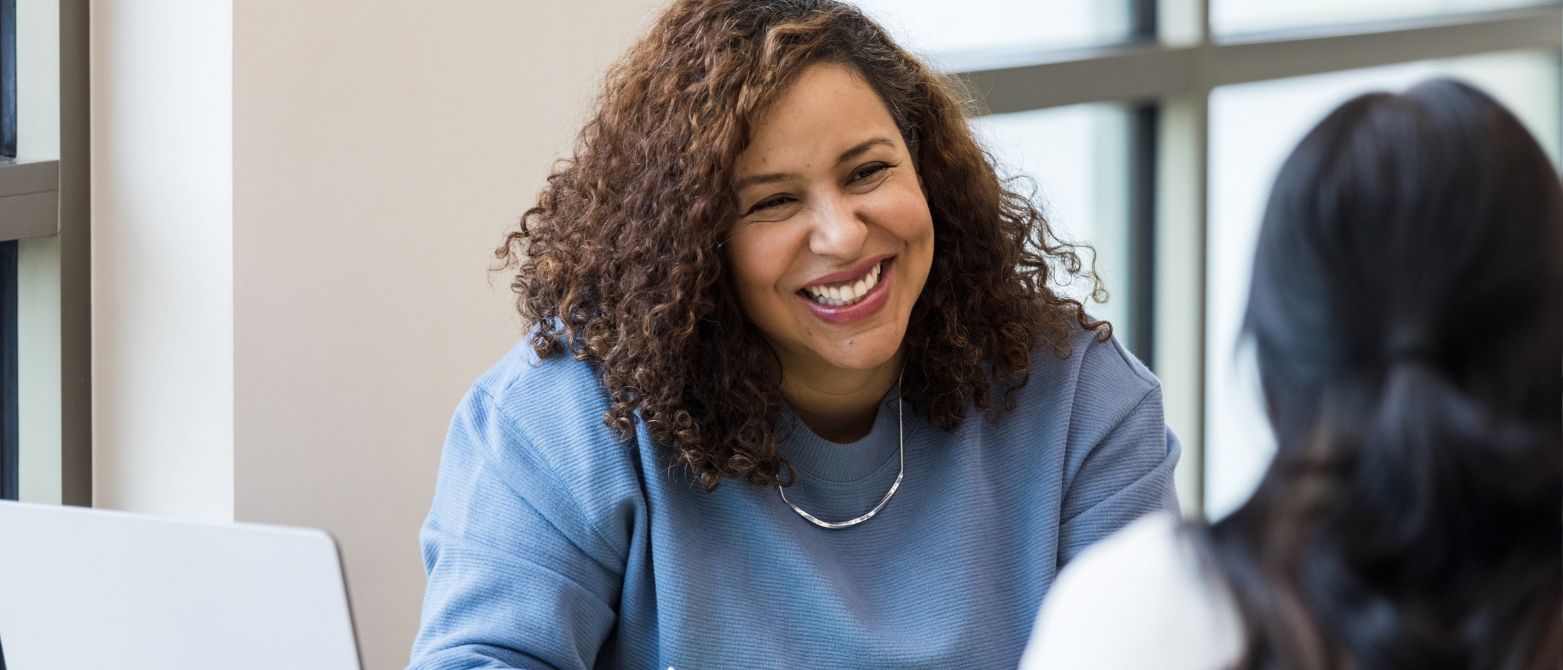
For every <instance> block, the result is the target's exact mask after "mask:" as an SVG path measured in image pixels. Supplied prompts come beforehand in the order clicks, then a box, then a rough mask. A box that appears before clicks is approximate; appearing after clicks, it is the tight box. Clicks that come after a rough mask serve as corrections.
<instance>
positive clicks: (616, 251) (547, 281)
mask: <svg viewBox="0 0 1563 670" xmlns="http://www.w3.org/2000/svg"><path fill="white" fill-rule="evenodd" d="M821 63H834V64H840V65H844V66H847V67H850V68H852V69H854V70H855V71H856V72H858V73H859V74H860V75H861V76H863V77H864V79H865V80H866V81H867V82H868V83H869V84H870V85H871V86H872V87H873V89H874V90H875V91H876V92H878V94H879V96H880V97H881V98H882V99H883V101H884V103H885V105H886V107H887V108H888V109H889V111H890V115H891V117H892V118H893V119H894V120H895V123H896V125H897V127H898V128H899V129H900V131H901V133H902V135H903V136H904V138H905V140H906V144H907V147H908V149H909V150H910V151H911V154H912V157H913V160H914V162H915V164H916V167H917V170H918V173H919V174H920V176H921V177H922V181H923V183H924V184H925V186H926V190H927V196H928V205H929V209H930V211H931V212H932V215H933V223H934V255H933V267H932V268H931V270H930V273H929V277H928V281H927V284H926V287H925V288H924V290H923V292H922V295H921V296H919V298H918V300H917V303H916V305H915V306H914V308H913V310H912V315H911V320H910V323H909V324H908V328H907V331H906V339H905V343H904V347H905V352H906V357H905V358H906V361H907V364H906V367H905V371H904V375H905V376H904V381H903V387H904V389H905V393H906V399H907V402H908V404H910V405H911V406H912V408H913V410H914V411H915V412H917V413H918V414H919V415H921V416H923V417H924V418H925V419H926V420H927V421H928V422H929V423H931V424H933V425H934V426H937V427H939V428H941V429H944V430H954V429H955V428H956V427H958V426H959V425H960V424H961V422H962V421H963V420H964V419H965V418H966V415H967V413H968V410H969V408H974V409H975V410H976V411H978V412H981V413H983V414H985V415H986V416H988V417H989V418H996V417H997V416H998V415H999V413H1000V410H1001V409H1013V407H1014V392H1015V390H1016V389H1018V388H1020V387H1021V386H1023V385H1024V384H1025V383H1026V381H1027V380H1028V379H1029V377H1030V372H1031V358H1030V357H1031V352H1032V351H1033V350H1036V349H1039V348H1042V347H1047V348H1050V349H1051V350H1052V352H1053V354H1054V355H1055V356H1058V357H1060V358H1067V357H1068V356H1070V353H1071V352H1070V347H1069V338H1070V335H1071V333H1072V332H1074V331H1075V329H1076V328H1085V329H1087V330H1091V331H1094V332H1095V333H1096V336H1097V337H1098V338H1099V339H1101V340H1103V341H1105V340H1106V339H1107V338H1108V337H1109V336H1110V334H1111V326H1110V325H1108V324H1107V323H1106V322H1101V321H1094V320H1091V319H1090V318H1089V317H1088V316H1087V315H1086V313H1085V311H1084V309H1083V307H1082V305H1081V304H1080V303H1079V302H1078V301H1076V300H1072V299H1069V298H1067V297H1064V296H1060V295H1058V294H1056V293H1054V292H1053V291H1052V290H1050V289H1049V287H1048V282H1049V279H1050V278H1051V277H1052V276H1053V275H1054V274H1055V273H1056V272H1064V273H1068V274H1069V275H1072V276H1078V277H1083V278H1085V279H1087V280H1088V281H1089V282H1091V283H1090V286H1092V287H1093V290H1094V292H1095V293H1096V294H1098V295H1100V294H1101V287H1100V284H1099V283H1097V281H1096V278H1095V276H1094V273H1092V272H1091V271H1090V270H1089V269H1088V268H1086V267H1084V264H1083V263H1082V261H1081V258H1080V255H1079V254H1077V253H1076V248H1075V247H1074V246H1072V245H1070V244H1067V243H1064V242H1062V241H1060V240H1059V239H1058V238H1057V237H1055V236H1054V235H1053V234H1052V232H1051V231H1050V230H1049V227H1048V224H1047V221H1046V220H1045V219H1044V218H1043V216H1042V214H1041V212H1039V211H1038V210H1037V209H1036V207H1035V206H1033V205H1032V203H1031V200H1030V199H1029V198H1028V197H1026V195H1023V194H1021V193H1018V192H1017V191H1015V190H1012V188H1011V187H1012V186H1013V185H1014V183H1013V182H1012V181H1007V180H1003V179H1001V178H1000V177H999V176H998V174H997V173H996V171H995V170H994V168H993V162H992V160H991V159H990V157H989V156H988V155H987V154H986V153H985V152H984V151H983V149H982V148H981V147H980V146H979V145H978V143H977V142H976V141H975V140H974V138H973V136H972V134H971V130H970V129H969V128H968V126H967V123H966V120H965V114H964V112H965V111H967V110H965V109H964V107H963V104H962V102H961V101H962V100H963V99H966V98H964V97H963V96H960V95H958V88H957V87H956V85H955V84H953V83H952V82H950V81H948V80H946V79H944V78H943V77H941V76H940V75H938V74H936V73H934V72H933V71H932V70H930V69H929V68H927V67H926V66H924V65H923V64H922V63H920V62H919V61H918V60H917V59H916V58H914V57H912V56H911V55H909V54H908V53H907V52H906V51H904V50H902V49H901V48H900V47H898V46H896V44H895V43H894V42H893V41H891V39H890V37H889V36H888V35H887V34H886V33H885V31H884V30H883V29H882V28H880V27H879V26H878V25H876V24H875V23H874V22H873V21H871V20H869V19H868V18H866V17H865V16H863V14H862V13H860V12H859V11H858V10H857V9H855V8H853V7H851V6H849V5H846V4H843V3H840V2H836V1H834V0H677V1H676V2H674V3H673V5H672V6H671V7H670V8H668V9H667V11H666V12H665V13H664V14H663V15H662V16H661V17H660V19H659V20H658V21H657V22H656V23H655V25H654V26H653V27H652V28H651V30H650V32H649V33H648V34H647V35H645V36H644V37H643V38H642V39H641V40H640V41H639V42H637V43H636V44H635V45H634V46H633V47H631V48H630V50H629V51H628V52H627V53H626V54H625V55H624V56H623V58H622V59H621V60H620V61H619V62H618V64H617V65H615V66H614V67H613V68H612V69H611V70H610V71H609V73H608V76H607V80H606V83H605V86H604V89H603V92H602V94H601V96H600V98H599V100H598V103H597V109H596V113H595V115H594V116H593V118H591V120H590V121H588V122H587V124H586V126H585V127H584V128H583V129H582V130H581V133H580V136H579V138H578V140H577V143H576V147H575V155H574V157H573V158H570V159H568V160H565V161H562V162H561V163H560V164H559V165H558V166H557V167H556V168H555V170H554V171H553V173H552V174H551V175H550V176H549V178H548V184H547V186H546V187H545V188H544V189H543V191H542V193H541V194H540V195H539V196H538V202H537V205H536V206H535V207H533V208H531V209H530V210H528V211H527V212H526V214H525V215H524V216H523V217H522V219H521V225H520V229H519V230H517V231H514V232H511V233H510V234H508V235H507V236H506V238H505V242H504V244H503V245H502V246H501V247H500V248H499V249H498V250H497V251H496V255H497V256H498V257H499V259H500V261H501V266H500V267H501V268H515V271H516V274H515V280H514V282H513V283H512V288H513V289H514V290H515V291H516V293H517V294H518V295H519V299H518V300H517V303H518V307H519V309H520V311H521V315H522V318H523V319H524V320H525V321H526V322H527V324H528V326H530V327H532V328H533V331H532V335H531V345H532V346H533V347H534V348H535V349H536V351H537V354H538V356H540V357H542V358H548V357H551V356H556V355H560V354H564V353H566V352H568V353H570V354H572V355H573V356H574V357H575V358H576V359H577V360H582V361H590V362H591V363H593V364H595V365H596V366H597V368H598V371H599V374H600V377H601V380H602V384H603V386H604V387H605V389H606V391H607V395H608V399H609V403H610V404H609V409H608V412H607V413H606V415H605V416H604V419H603V420H604V422H605V423H606V424H607V425H608V426H609V427H611V428H613V429H614V430H615V431H616V432H617V433H618V434H619V435H620V436H622V437H623V438H625V439H628V438H629V436H630V435H632V434H633V432H634V426H635V416H636V413H637V412H638V413H639V416H640V419H641V420H642V421H643V422H644V423H645V426H646V430H647V432H648V433H649V434H650V435H651V437H652V438H653V439H654V440H656V441H657V442H658V443H660V444H662V445H665V446H666V447H667V448H669V449H670V450H671V452H672V453H673V455H674V458H675V460H676V461H677V462H679V463H682V464H684V465H685V466H687V467H688V468H689V469H690V470H692V471H693V473H694V475H695V477H696V478H697V479H698V481H699V482H700V484H701V485H702V486H704V487H705V488H706V489H707V490H712V489H715V488H716V487H717V485H718V484H720V483H721V481H722V478H724V477H742V478H744V479H747V480H748V481H749V482H750V483H752V484H756V485H769V484H777V483H784V480H786V481H790V477H783V476H782V475H781V472H782V471H783V470H789V472H790V466H789V465H788V464H787V463H786V461H785V460H784V459H783V458H782V457H781V456H780V455H779V454H778V452H777V448H776V433H777V426H778V424H779V423H780V422H781V417H782V403H783V398H782V395H781V392H780V390H779V389H780V383H781V367H780V363H779V361H778V359H777V358H776V355H775V353H774V352H773V351H772V350H771V349H770V347H769V345H768V344H767V343H766V342H765V340H764V338H763V337H762V336H761V335H760V333H759V332H758V331H757V329H756V328H755V327H754V326H753V324H752V323H751V322H750V321H749V320H748V319H747V318H746V317H745V316H744V314H743V311H742V309H741V308H740V306H739V302H738V299H737V295H736V292H735V289H734V287H733V285H732V283H731V281H730V280H729V279H728V268H727V267H726V262H727V261H726V259H725V258H724V255H723V253H722V252H721V249H720V244H721V242H722V241H723V240H724V239H725V238H726V236H727V234H728V232H729V230H730V229H731V228H732V226H733V224H734V223H736V221H737V220H738V217H739V213H738V211H737V206H738V205H737V198H736V195H735V193H734V192H733V189H732V187H731V185H732V181H733V166H734V164H735V163H736V161H737V157H738V155H739V154H740V153H741V152H742V151H743V149H744V148H745V147H746V146H747V144H748V142H749V138H750V133H751V132H753V129H754V128H755V127H756V124H757V122H758V121H759V120H760V118H761V115H763V114H764V112H765V111H766V110H767V109H768V107H769V105H771V103H773V102H774V101H776V100H777V99H778V98H779V97H780V95H781V94H782V93H783V92H784V91H785V90H786V89H787V88H788V86H789V85H790V84H791V83H792V82H794V81H796V80H797V79H798V78H799V76H800V75H801V74H802V73H803V72H804V71H805V70H806V69H808V68H809V67H810V66H812V65H816V64H821ZM995 383H999V384H1002V385H1003V387H1004V388H1005V389H1006V390H1005V391H1004V392H1003V393H1002V398H1001V399H1000V400H998V401H995V399H994V398H993V397H992V396H993V393H991V391H992V389H993V385H994V384H995Z"/></svg>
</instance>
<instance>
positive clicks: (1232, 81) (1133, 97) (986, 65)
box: [858, 0, 1563, 518]
mask: <svg viewBox="0 0 1563 670" xmlns="http://www.w3.org/2000/svg"><path fill="white" fill-rule="evenodd" d="M858 4H859V5H860V6H861V7H863V8H864V10H865V11H866V12H867V13H869V14H870V15H871V16H874V17H875V18H876V19H879V20H881V21H882V22H883V23H884V24H885V25H886V27H887V28H889V29H890V30H891V32H892V33H893V34H895V35H896V37H897V38H898V39H899V40H901V41H903V43H905V44H907V45H908V46H909V47H910V48H911V49H912V50H914V51H917V52H918V53H921V54H923V55H925V56H928V57H930V58H931V59H932V61H933V63H935V64H936V65H938V66H941V67H944V68H945V69H946V71H948V72H949V73H950V74H951V75H952V76H955V77H959V78H961V79H963V80H965V81H966V82H967V83H968V84H969V89H970V90H972V91H973V92H975V93H977V94H978V95H980V96H981V97H982V100H981V101H980V102H981V103H982V104H983V105H984V107H985V112H986V115H984V116H980V117H978V118H976V119H974V120H973V125H974V126H975V128H976V129H977V130H978V132H979V134H980V135H981V136H982V137H983V138H984V140H985V141H986V142H987V143H988V146H989V149H990V150H991V151H993V153H994V154H995V155H996V156H997V157H998V159H999V162H1000V163H1001V164H1002V165H1001V167H1003V168H1008V169H1010V170H1011V171H1012V172H1016V173H1021V174H1026V175H1029V176H1031V177H1032V178H1034V179H1035V180H1036V183H1037V188H1038V190H1037V196H1038V200H1039V202H1040V203H1041V204H1042V205H1043V206H1044V211H1045V212H1046V213H1047V214H1048V216H1049V217H1050V220H1052V221H1053V222H1054V223H1055V225H1056V226H1057V227H1058V229H1059V231H1060V232H1062V233H1065V234H1067V235H1068V236H1071V237H1074V238H1075V239H1076V240H1078V241H1081V242H1086V243H1089V244H1091V245H1093V246H1094V247H1096V250H1097V258H1096V260H1097V267H1098V269H1099V270H1100V271H1101V274H1102V277H1103V279H1104V280H1105V281H1106V283H1107V288H1108V290H1109V292H1110V294H1111V299H1110V300H1109V301H1108V302H1107V303H1106V304H1104V305H1091V306H1090V309H1091V310H1092V311H1093V313H1095V314H1097V315H1099V316H1102V317H1105V318H1108V319H1110V320H1112V321H1113V322H1114V325H1115V330H1116V331H1117V335H1118V337H1119V339H1120V340H1121V341H1123V342H1124V343H1125V344H1126V345H1127V346H1128V347H1129V349H1130V350H1131V351H1134V352H1135V353H1136V354H1137V355H1138V356H1140V358H1141V359H1142V360H1144V361H1145V362H1146V363H1147V364H1148V365H1150V366H1151V368H1152V370H1154V371H1155V372H1156V374H1157V375H1158V376H1159V377H1160V378H1161V380H1162V387H1163V394H1164V398H1165V402H1166V412H1167V422H1168V424H1169V426H1171V428H1172V429H1173V431H1174V432H1175V433H1176V434H1177V435H1178V436H1179V438H1180V440H1181V442H1182V444H1183V449H1184V451H1183V459H1182V461H1181V462H1180V463H1179V465H1178V475H1177V476H1178V488H1179V495H1180V497H1181V501H1182V504H1183V508H1184V511H1185V512H1186V513H1188V514H1190V515H1191V516H1207V517H1209V518H1219V517H1220V516H1222V515H1224V514H1226V513H1228V512H1230V511H1231V510H1232V509H1234V508H1235V507H1236V506H1237V505H1240V504H1241V503H1242V502H1243V500H1244V499H1245V498H1246V497H1247V496H1248V494H1249V493H1250V491H1251V488H1252V486H1253V484H1254V483H1255V482H1256V480H1257V476H1258V475H1259V474H1260V473H1261V472H1262V471H1263V469H1264V467H1265V466H1266V465H1267V463H1268V460H1269V456H1270V453H1271V452H1272V451H1273V446H1272V444H1271V439H1272V438H1270V436H1269V429H1268V425H1267V424H1266V422H1265V421H1264V417H1263V412H1262V410H1261V409H1260V408H1261V407H1262V406H1263V405H1262V402H1263V401H1262V398H1260V397H1259V395H1258V394H1259V390H1258V385H1257V381H1256V376H1257V375H1256V374H1255V373H1256V371H1255V370H1254V369H1253V367H1252V362H1251V359H1245V358H1244V357H1243V356H1242V355H1241V353H1242V352H1241V351H1240V342H1238V337H1237V335H1238V333H1237V324H1238V323H1239V321H1240V318H1241V314H1242V307H1243V302H1244V300H1246V295H1247V283H1248V278H1247V275H1248V266H1249V264H1250V263H1251V262H1252V258H1251V256H1252V250H1253V244H1254V236H1255V234H1256V231H1257V226H1258V220H1259V218H1258V217H1259V213H1260V211H1261V208H1262V206H1263V203H1264V201H1265V199H1266V198H1268V195H1269V186H1270V181H1271V180H1272V179H1273V178H1274V174H1275V171H1276V169H1277V168H1278V167H1279V164H1280V162H1281V160H1282V159H1283V158H1284V157H1285V156H1286V154H1287V153H1289V152H1290V150H1291V148H1292V146H1293V145H1294V144H1295V143H1296V142H1297V140H1298V139H1300V138H1301V136H1302V134H1303V133H1304V132H1305V131H1306V130H1307V129H1308V128H1309V127H1311V126H1312V124H1314V123H1315V122H1317V121H1318V120H1319V119H1320V118H1322V117H1323V115H1324V114H1325V113H1326V112H1328V111H1329V110H1330V109H1332V108H1333V107H1334V106H1335V105H1337V104H1339V103H1340V102H1343V101H1344V100H1345V99H1347V98H1349V97H1351V96H1353V95H1355V94H1357V93H1361V92H1366V91H1368V90H1384V89H1396V88H1401V87H1404V86H1406V85H1407V84H1410V83H1413V82H1416V81H1419V80H1421V79H1424V78H1427V77H1430V76H1435V75H1447V76H1454V77H1457V78H1461V79H1464V80H1465V81H1467V82H1470V83H1472V84H1475V85H1476V86H1478V87H1480V88H1483V89H1484V90H1486V91H1488V92H1489V93H1491V94H1493V95H1494V96H1496V97H1497V98H1499V99H1500V100H1501V101H1503V102H1504V103H1505V104H1507V105H1508V106H1510V107H1511V108H1512V109H1514V110H1515V112H1516V113H1517V114H1519V116H1520V117H1521V118H1522V119H1523V120H1525V121H1526V123H1527V124H1528V125H1529V127H1530V128H1531V130H1532V132H1533V133H1535V134H1536V136H1537V138H1538V139H1539V140H1541V142H1542V143H1543V145H1544V146H1546V147H1547V148H1548V150H1549V151H1552V152H1553V155H1554V157H1556V156H1558V155H1559V152H1560V146H1559V135H1560V128H1563V126H1560V123H1563V122H1560V120H1559V110H1558V107H1559V102H1558V101H1559V97H1560V92H1559V88H1560V86H1559V82H1560V77H1563V74H1560V68H1559V58H1560V52H1563V7H1560V5H1559V4H1558V3H1557V2H1555V1H1553V2H1545V1H1540V0H1159V2H1147V1H1142V0H1045V1H1043V2H1034V1H1027V0H967V1H964V2H935V1H934V0H918V1H917V2H905V1H899V0H898V1H891V0H859V3H858ZM1033 15H1035V19H1036V20H1027V19H1026V17H1032V16H1033ZM1065 290H1069V288H1068V287H1065Z"/></svg>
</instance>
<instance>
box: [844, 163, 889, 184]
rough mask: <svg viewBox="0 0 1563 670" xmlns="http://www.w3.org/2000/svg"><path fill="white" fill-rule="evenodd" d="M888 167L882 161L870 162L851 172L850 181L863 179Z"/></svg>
mask: <svg viewBox="0 0 1563 670" xmlns="http://www.w3.org/2000/svg"><path fill="white" fill-rule="evenodd" d="M888 169H890V166H889V165H886V164H884V163H871V164H869V165H865V166H863V167H861V168H858V171H857V172H854V173H852V181H855V182H856V181H863V180H864V179H868V178H870V177H873V176H874V175H877V174H879V173H881V172H884V171H885V170H888Z"/></svg>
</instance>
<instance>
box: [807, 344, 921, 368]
mask: <svg viewBox="0 0 1563 670" xmlns="http://www.w3.org/2000/svg"><path fill="white" fill-rule="evenodd" d="M875 339H878V338H875ZM900 346H901V342H900V339H899V338H897V339H895V340H892V341H886V342H864V341H863V339H862V338H852V339H850V340H842V341H839V342H834V343H832V346H830V347H829V348H828V350H826V351H817V352H815V353H816V354H817V355H818V356H819V357H820V358H823V359H824V360H825V362H826V363H828V364H830V365H831V366H832V367H835V368H839V369H841V370H856V371H864V370H873V369H875V368H878V367H880V366H882V365H884V364H886V363H888V362H890V360H891V359H892V358H894V357H895V353H896V351H897V350H898V349H900Z"/></svg>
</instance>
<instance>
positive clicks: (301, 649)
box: [0, 502, 361, 670]
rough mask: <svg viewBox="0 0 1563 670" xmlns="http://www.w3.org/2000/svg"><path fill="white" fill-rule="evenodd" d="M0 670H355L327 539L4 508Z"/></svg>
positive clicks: (348, 622) (0, 509) (336, 565)
mask: <svg viewBox="0 0 1563 670" xmlns="http://www.w3.org/2000/svg"><path fill="white" fill-rule="evenodd" d="M0 653H3V654H4V661H0V663H3V664H4V670H73V669H75V668H94V669H98V668H117V669H121V670H143V669H144V670H187V669H188V670H195V669H197V668H200V669H201V670H209V669H210V668H218V667H220V668H244V669H249V668H254V669H256V670H260V669H261V668H265V669H267V670H274V669H276V668H290V669H292V670H361V666H360V665H359V659H358V649H357V643H356V642H355V641H354V637H353V622H352V615H351V613H350V611H349V608H348V600H347V589H346V587H345V586H344V582H343V579H342V568H341V560H340V558H339V555H338V552H337V547H336V543H335V542H334V541H333V540H332V539H331V536H330V535H328V534H327V533H326V532H325V531H320V530H310V529H301V528H283V527H277V526H258V525H250V524H210V523H195V522H189V521H179V520H173V519H163V518H157V517H149V516H142V515H137V514H126V513H122V512H106V511H101V510H89V509H81V508H69V507H55V506H51V505H29V504H24V503H14V502H0Z"/></svg>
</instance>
